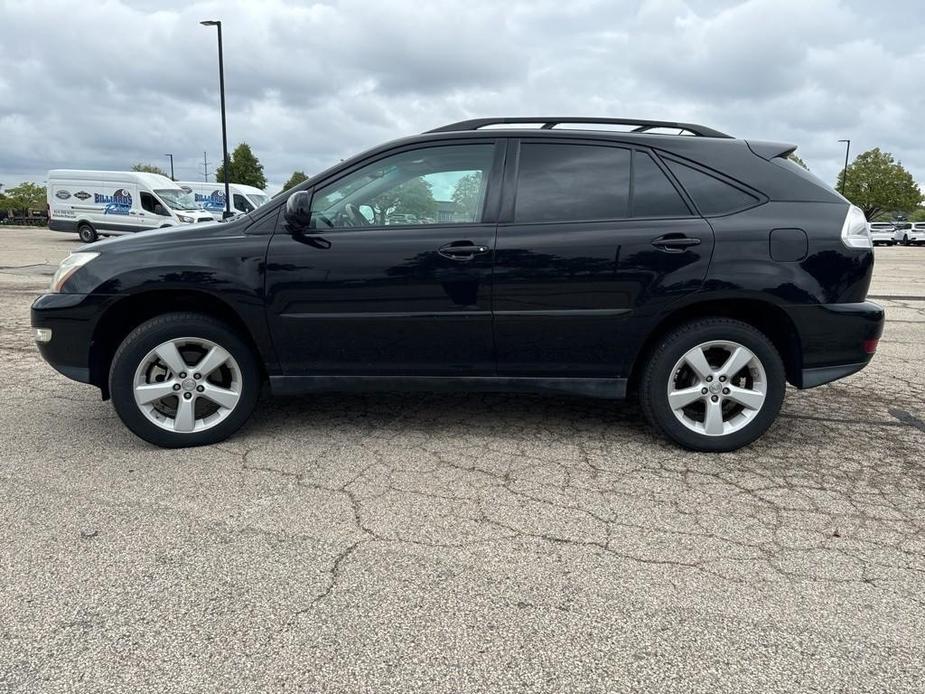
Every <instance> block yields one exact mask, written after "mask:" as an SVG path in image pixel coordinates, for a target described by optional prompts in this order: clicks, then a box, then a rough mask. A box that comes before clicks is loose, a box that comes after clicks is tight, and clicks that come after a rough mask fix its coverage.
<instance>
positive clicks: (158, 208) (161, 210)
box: [154, 204, 170, 217]
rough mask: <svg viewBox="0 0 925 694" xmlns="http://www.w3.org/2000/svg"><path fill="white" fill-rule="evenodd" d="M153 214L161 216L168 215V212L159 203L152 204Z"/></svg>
mask: <svg viewBox="0 0 925 694" xmlns="http://www.w3.org/2000/svg"><path fill="white" fill-rule="evenodd" d="M154 214H159V215H160V216H161V217H169V216H170V213H169V212H168V211H167V210H166V209H165V208H164V206H163V205H160V204H158V205H155V206H154Z"/></svg>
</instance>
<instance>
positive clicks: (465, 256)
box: [437, 241, 489, 260]
mask: <svg viewBox="0 0 925 694" xmlns="http://www.w3.org/2000/svg"><path fill="white" fill-rule="evenodd" d="M488 250H489V249H488V246H479V245H477V244H474V243H472V242H471V241H453V243H448V244H446V245H445V246H441V247H440V250H439V251H437V252H438V253H439V254H440V255H442V256H443V257H444V258H449V259H450V260H472V258H474V257H475V256H477V255H481V254H482V253H488Z"/></svg>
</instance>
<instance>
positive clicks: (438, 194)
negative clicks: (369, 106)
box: [312, 144, 494, 229]
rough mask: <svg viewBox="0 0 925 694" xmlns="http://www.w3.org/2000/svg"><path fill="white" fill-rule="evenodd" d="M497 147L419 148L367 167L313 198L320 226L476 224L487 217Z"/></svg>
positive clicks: (314, 220)
mask: <svg viewBox="0 0 925 694" xmlns="http://www.w3.org/2000/svg"><path fill="white" fill-rule="evenodd" d="M493 159H494V145H492V144H485V145H455V146H441V147H429V148H426V149H415V150H411V151H408V152H402V153H401V154H395V155H392V156H390V157H386V158H385V159H381V160H379V161H377V162H375V163H373V164H370V165H368V166H365V167H363V168H361V169H359V170H357V171H354V172H353V173H351V174H349V175H347V176H345V177H344V178H342V179H340V180H339V181H336V182H335V183H332V184H331V185H330V186H327V187H325V188H323V189H321V190H320V191H318V193H317V194H316V195H315V197H314V199H313V200H312V224H313V226H314V227H315V228H317V229H357V228H364V227H370V226H375V227H390V226H396V227H407V226H417V225H424V224H440V225H441V226H443V225H448V224H473V223H478V222H480V221H481V219H482V207H483V206H484V202H485V191H486V187H487V183H488V172H489V170H490V169H491V166H492V161H493Z"/></svg>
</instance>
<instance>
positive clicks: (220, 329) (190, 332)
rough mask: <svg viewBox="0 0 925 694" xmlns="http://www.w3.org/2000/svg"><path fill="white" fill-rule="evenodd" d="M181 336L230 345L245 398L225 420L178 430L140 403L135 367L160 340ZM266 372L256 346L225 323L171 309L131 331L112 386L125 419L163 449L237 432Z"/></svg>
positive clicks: (118, 410)
mask: <svg viewBox="0 0 925 694" xmlns="http://www.w3.org/2000/svg"><path fill="white" fill-rule="evenodd" d="M178 337H193V338H202V339H206V340H210V341H212V342H214V343H216V344H218V345H221V346H222V347H223V348H224V349H226V350H227V351H228V352H229V353H230V354H231V355H232V357H234V359H235V361H237V363H238V367H239V368H240V370H241V378H242V384H241V398H240V399H239V401H238V404H237V406H236V407H235V409H234V411H233V412H232V413H231V414H230V415H229V416H228V417H227V418H226V419H224V420H223V421H222V422H220V423H218V424H217V425H215V426H214V427H211V428H209V429H206V430H205V431H199V432H193V433H189V434H178V433H176V432H172V431H168V430H166V429H162V428H161V427H159V426H157V425H156V424H154V423H153V422H151V421H150V420H149V419H148V418H147V417H145V415H144V414H143V413H142V412H141V410H140V409H139V407H138V405H137V404H136V403H135V395H134V391H133V383H134V379H135V370H136V369H137V368H138V364H139V363H140V361H141V360H142V359H144V357H145V356H146V355H147V354H148V353H149V352H150V351H151V350H152V349H154V348H155V347H157V346H158V345H159V344H161V343H163V342H166V341H167V340H171V339H175V338H178ZM260 387H261V375H260V369H259V367H258V364H257V360H256V358H255V356H254V353H253V351H252V350H251V348H250V347H249V346H248V345H247V343H246V342H244V340H242V339H241V338H240V337H238V335H237V334H235V333H234V332H233V331H232V330H230V329H229V328H228V327H226V326H225V325H224V324H223V323H221V322H219V321H217V320H215V319H213V318H211V317H208V316H199V315H196V314H169V315H165V316H160V317H157V318H153V319H151V320H149V321H147V322H146V323H143V324H142V325H140V326H139V327H138V328H136V329H135V330H133V331H132V332H131V333H129V335H128V337H126V338H125V340H124V341H123V342H122V344H121V345H120V346H119V348H118V350H116V354H115V356H114V357H113V361H112V366H111V368H110V372H109V391H110V395H111V398H112V403H113V407H114V408H115V410H116V413H117V414H118V415H119V418H120V419H121V420H122V421H123V423H124V424H125V425H126V426H127V427H128V428H129V429H130V430H131V431H132V432H133V433H134V434H135V435H136V436H138V437H139V438H142V439H144V440H145V441H147V442H149V443H153V444H154V445H156V446H161V447H163V448H184V447H189V446H203V445H208V444H211V443H217V442H219V441H222V440H224V439H226V438H228V437H229V436H230V435H231V434H233V433H234V432H235V431H237V430H238V429H239V428H240V427H241V426H242V425H243V424H244V422H246V421H247V419H248V418H249V417H250V415H251V413H252V412H253V410H254V407H255V406H256V404H257V400H258V398H259V396H260Z"/></svg>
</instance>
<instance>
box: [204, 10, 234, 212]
mask: <svg viewBox="0 0 925 694" xmlns="http://www.w3.org/2000/svg"><path fill="white" fill-rule="evenodd" d="M199 23H200V24H202V25H203V26H207V27H215V28H216V29H218V90H219V94H220V95H221V101H222V161H223V162H224V163H223V164H222V178H223V179H225V213H224V215H223V216H224V218H225V219H228V218H229V217H230V216H231V191H230V190H229V189H228V177H229V176H230V175H231V170H230V169H229V167H228V127H227V125H226V124H225V60H224V58H223V56H222V23H221V21H219V20H217V19H209V20H206V21H203V22H199Z"/></svg>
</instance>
